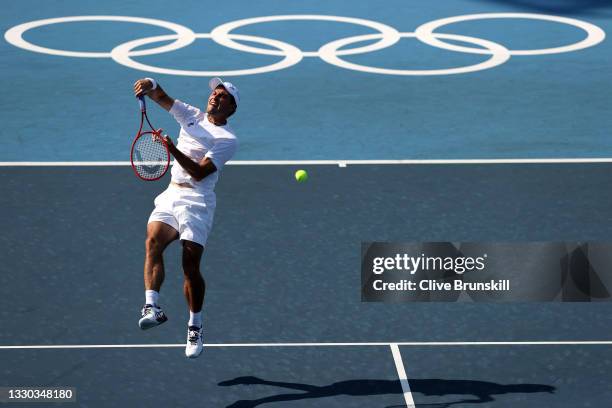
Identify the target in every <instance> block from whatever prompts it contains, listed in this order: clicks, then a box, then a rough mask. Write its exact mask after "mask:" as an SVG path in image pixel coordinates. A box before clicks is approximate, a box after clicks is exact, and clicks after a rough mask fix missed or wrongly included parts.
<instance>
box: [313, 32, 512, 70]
mask: <svg viewBox="0 0 612 408" xmlns="http://www.w3.org/2000/svg"><path fill="white" fill-rule="evenodd" d="M380 35H381V34H367V35H358V36H355V37H348V38H342V39H340V40H336V41H332V42H330V43H328V44H325V45H324V46H323V47H321V48H320V49H319V54H320V55H321V59H322V60H323V61H325V62H327V63H329V64H332V65H335V66H338V67H340V68H346V69H352V70H355V71H361V72H369V73H373V74H385V75H452V74H465V73H468V72H476V71H482V70H484V69H489V68H493V67H496V66H498V65H501V64H503V63H504V62H506V61H508V59H509V58H510V52H509V51H508V49H507V48H506V47H504V46H502V45H499V44H497V43H494V42H492V41H487V40H483V39H481V38H473V37H467V36H464V35H457V34H440V33H433V34H432V35H435V36H436V37H440V38H445V39H448V40H455V41H463V42H469V43H473V44H476V45H480V46H482V47H485V48H487V49H488V50H489V51H490V53H491V58H489V59H488V60H486V61H484V62H481V63H479V64H475V65H469V66H465V67H458V68H447V69H431V70H407V69H388V68H377V67H369V66H365V65H360V64H355V63H353V62H348V61H345V60H343V59H340V58H339V57H338V54H339V53H337V50H338V48H340V47H343V46H345V45H348V44H351V43H353V42H358V41H365V40H372V39H375V38H377V37H380ZM400 36H401V37H403V38H414V37H416V34H415V33H400Z"/></svg>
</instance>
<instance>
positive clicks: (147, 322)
mask: <svg viewBox="0 0 612 408" xmlns="http://www.w3.org/2000/svg"><path fill="white" fill-rule="evenodd" d="M166 321H168V319H165V320H162V321H161V322H160V321H154V322H152V321H150V320H142V321H139V322H138V326H139V327H140V328H141V329H142V330H148V329H151V328H153V327H157V326H159V325H160V324H163V323H165V322H166Z"/></svg>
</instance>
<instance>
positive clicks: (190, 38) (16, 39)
mask: <svg viewBox="0 0 612 408" xmlns="http://www.w3.org/2000/svg"><path fill="white" fill-rule="evenodd" d="M76 21H123V22H129V23H140V24H149V25H154V26H158V27H163V28H167V29H168V30H171V31H174V32H175V33H176V41H175V42H173V43H171V44H167V45H164V46H162V47H157V48H151V49H150V50H140V51H133V52H132V53H131V54H130V55H131V56H134V57H135V56H142V55H153V54H157V53H162V52H168V51H174V50H178V49H179V48H182V47H185V46H187V45H189V44H191V43H192V42H194V41H195V33H194V32H193V31H191V30H190V29H189V28H187V27H184V26H182V25H179V24H175V23H169V22H167V21H163V20H155V19H152V18H142V17H128V16H72V17H58V18H47V19H44V20H36V21H30V22H27V23H23V24H19V25H17V26H15V27H12V28H11V29H9V30H8V31H7V32H6V33H4V38H5V39H6V41H7V42H9V43H10V44H12V45H14V46H15V47H19V48H23V49H25V50H28V51H33V52H39V53H42V54H51V55H60V56H63V57H79V58H110V56H111V53H110V52H80V51H65V50H56V49H53V48H46V47H41V46H39V45H35V44H32V43H30V42H28V41H26V40H24V39H23V34H24V33H25V32H26V31H28V30H31V29H32V28H36V27H43V26H46V25H50V24H59V23H71V22H76Z"/></svg>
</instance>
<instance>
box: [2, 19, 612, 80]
mask: <svg viewBox="0 0 612 408" xmlns="http://www.w3.org/2000/svg"><path fill="white" fill-rule="evenodd" d="M508 18H512V19H531V20H543V21H552V22H556V23H561V24H567V25H570V26H573V27H577V28H579V29H582V30H583V31H584V32H585V33H586V37H585V38H584V39H582V40H581V41H578V42H576V43H574V44H569V45H565V46H561V47H555V48H544V49H535V50H509V49H508V48H506V47H504V46H503V45H501V44H498V43H495V42H493V41H489V40H484V39H481V38H475V37H469V36H465V35H458V34H449V33H439V32H436V30H438V29H439V28H441V27H443V26H446V25H449V24H453V23H459V22H464V21H472V20H482V19H508ZM288 20H318V21H333V22H340V23H348V24H357V25H360V26H365V27H368V28H371V29H373V30H376V31H377V33H374V34H366V35H357V36H353V37H347V38H342V39H339V40H335V41H331V42H329V43H327V44H325V45H323V46H322V47H321V48H319V50H318V51H302V50H300V49H299V48H297V47H295V46H293V45H291V44H288V43H285V42H282V41H279V40H274V39H271V38H264V37H259V36H253V35H243V34H233V33H232V31H233V30H236V29H237V28H240V27H244V26H248V25H252V24H260V23H267V22H272V21H288ZM82 21H121V22H131V23H139V24H148V25H153V26H158V27H162V28H166V29H168V30H170V31H172V32H174V34H167V35H158V36H153V37H146V38H140V39H137V40H132V41H128V42H125V43H123V44H120V45H118V46H117V47H115V48H113V49H112V50H111V51H110V52H77V51H66V50H58V49H52V48H45V47H41V46H39V45H35V44H32V43H30V42H28V41H26V40H24V39H23V34H24V33H25V32H26V31H28V30H31V29H33V28H37V27H43V26H47V25H51V24H60V23H70V22H82ZM605 37H606V34H605V32H604V31H603V30H602V29H601V28H599V27H598V26H596V25H594V24H590V23H587V22H584V21H581V20H576V19H573V18H567V17H558V16H550V15H544V14H531V13H486V14H469V15H463V16H456V17H448V18H443V19H439V20H435V21H431V22H428V23H425V24H423V25H421V26H419V27H417V28H416V30H415V31H414V32H399V31H397V30H396V29H395V28H393V27H390V26H388V25H385V24H382V23H378V22H375V21H370V20H365V19H361V18H352V17H340V16H326V15H309V14H307V15H282V16H266V17H254V18H246V19H242V20H237V21H232V22H229V23H225V24H221V25H220V26H217V27H216V28H214V29H213V30H212V31H211V32H210V33H194V32H193V31H192V30H191V29H189V28H187V27H184V26H182V25H179V24H175V23H171V22H167V21H163V20H156V19H151V18H141V17H127V16H73V17H59V18H49V19H44V20H36V21H30V22H28V23H24V24H20V25H17V26H15V27H12V28H11V29H9V30H8V31H7V32H6V33H5V34H4V38H5V39H6V41H8V42H9V43H10V44H12V45H14V46H16V47H19V48H23V49H26V50H28V51H33V52H38V53H42V54H50V55H60V56H64V57H79V58H112V59H113V60H114V61H115V62H117V63H119V64H121V65H124V66H126V67H129V68H133V69H137V70H141V71H147V72H154V73H158V74H167V75H184V76H207V77H208V76H239V75H252V74H262V73H266V72H273V71H278V70H281V69H285V68H289V67H291V66H293V65H295V64H297V63H299V62H300V61H301V60H302V59H303V58H312V57H318V58H320V59H322V60H323V61H325V62H327V63H329V64H332V65H335V66H337V67H340V68H345V69H352V70H356V71H361V72H368V73H373V74H383V75H452V74H464V73H468V72H476V71H481V70H484V69H489V68H493V67H496V66H498V65H501V64H503V63H505V62H506V61H508V60H509V59H510V57H511V56H513V55H524V56H533V55H545V54H559V53H565V52H572V51H578V50H582V49H585V48H588V47H593V46H594V45H597V44H599V43H600V42H602V41H603V40H604V38H605ZM201 38H207V39H211V40H213V41H214V42H216V43H218V44H220V45H223V46H225V47H228V48H232V49H235V50H238V51H242V52H246V53H253V54H262V55H271V56H279V57H283V59H282V60H280V61H278V62H276V63H273V64H270V65H266V66H262V67H257V68H249V69H238V70H227V71H189V70H181V69H170V68H161V67H156V66H152V65H147V64H144V63H141V62H138V61H135V60H134V59H133V57H138V56H144V55H154V54H161V53H165V52H170V51H174V50H178V49H180V48H183V47H186V46H188V45H190V44H191V43H193V42H194V41H195V40H196V39H201ZM402 38H416V39H417V40H419V41H421V42H422V43H425V44H427V45H430V46H432V47H436V48H441V49H444V50H448V51H453V52H460V53H469V54H481V55H485V56H488V59H486V60H485V61H484V62H480V63H477V64H474V65H469V66H463V67H456V68H448V69H429V70H409V69H388V68H377V67H371V66H366V65H360V64H356V63H353V62H349V61H346V60H345V59H343V58H342V57H344V56H347V55H356V54H363V53H368V52H372V51H378V50H382V49H384V48H387V47H390V46H392V45H394V44H395V43H397V42H398V41H400V39H402ZM169 40H172V42H171V43H169V44H167V45H164V46H160V47H154V48H148V49H144V50H139V51H134V49H136V48H138V47H142V46H144V45H148V44H155V43H159V42H164V41H169ZM372 40H376V41H375V42H373V43H371V44H369V45H365V46H361V47H354V48H345V47H347V46H350V45H351V44H355V43H358V42H363V41H372ZM446 40H451V41H458V42H460V43H467V44H472V45H474V47H467V46H462V45H457V44H453V43H449V42H447V41H446ZM238 41H247V42H251V43H256V44H261V45H266V46H268V47H271V48H273V49H269V48H258V47H254V46H251V45H245V44H242V43H240V42H238Z"/></svg>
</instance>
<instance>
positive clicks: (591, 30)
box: [414, 13, 606, 55]
mask: <svg viewBox="0 0 612 408" xmlns="http://www.w3.org/2000/svg"><path fill="white" fill-rule="evenodd" d="M495 18H525V19H532V20H544V21H554V22H556V23H562V24H568V25H571V26H574V27H578V28H581V29H582V30H584V31H585V32H586V33H587V37H586V38H585V39H584V40H582V41H579V42H577V43H575V44H570V45H565V46H562V47H555V48H543V49H539V50H510V55H546V54H560V53H563V52H571V51H578V50H582V49H584V48H588V47H592V46H594V45H597V44H599V43H600V42H602V41H603V40H604V38H606V33H605V32H604V31H603V30H602V29H601V28H599V27H597V26H596V25H593V24H590V23H587V22H585V21H581V20H575V19H573V18H567V17H558V16H549V15H546V14H531V13H484V14H468V15H465V16H455V17H448V18H442V19H440V20H434V21H430V22H429V23H425V24H423V25H421V26H419V27H418V28H417V29H416V30H415V31H414V32H415V33H416V35H417V38H418V39H419V41H422V42H424V43H425V44H427V45H431V46H433V47H438V48H443V49H445V50H449V51H457V52H466V53H470V54H489V53H490V52H489V50H483V49H481V48H469V47H462V46H460V45H455V44H449V43H445V42H443V41H440V40H438V39H437V38H435V36H434V35H433V34H434V31H435V30H436V29H438V28H440V27H442V26H445V25H447V24H453V23H459V22H462V21H470V20H482V19H495Z"/></svg>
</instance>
